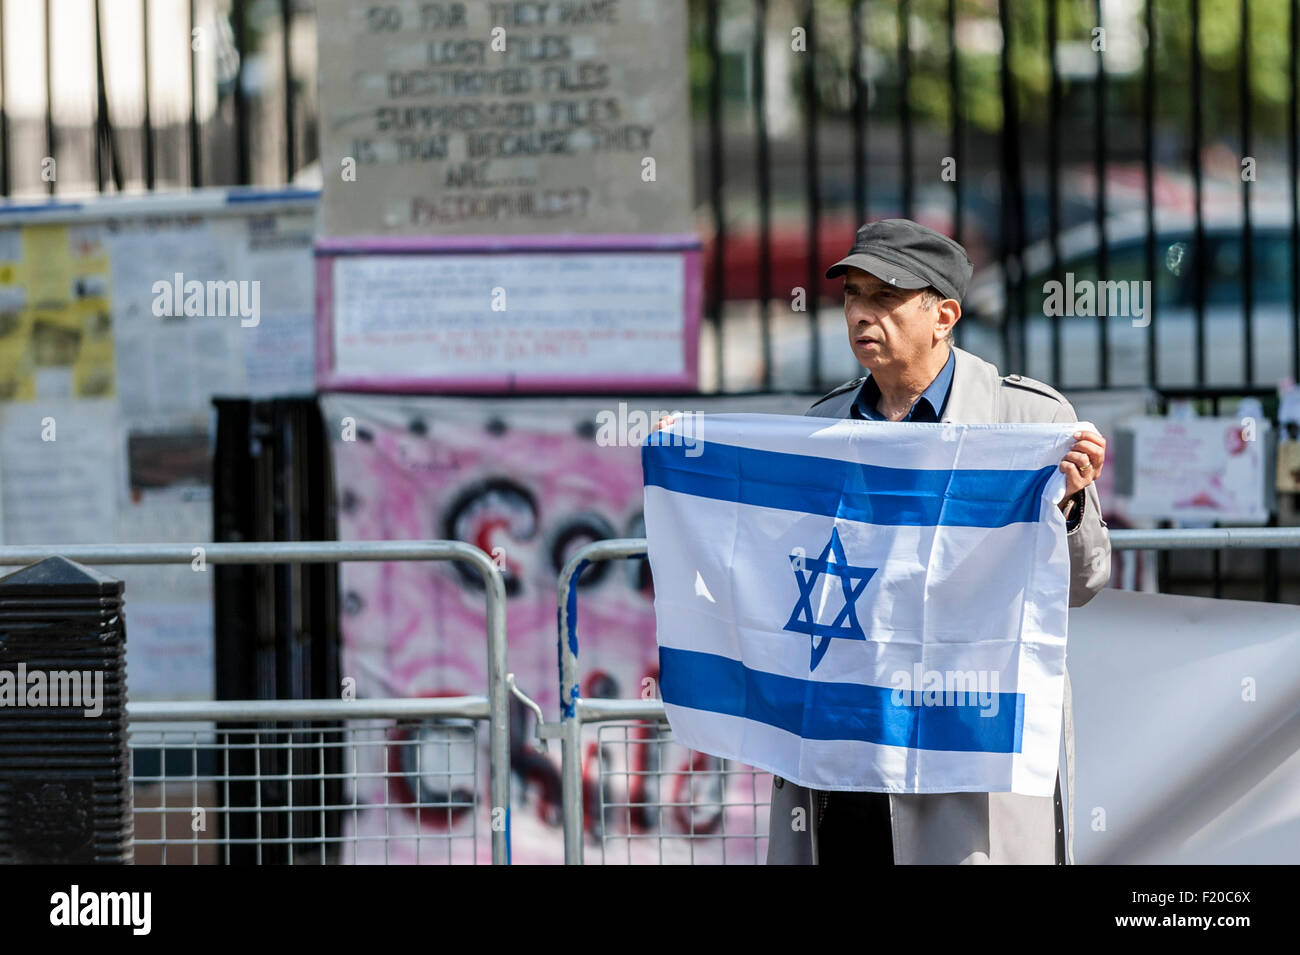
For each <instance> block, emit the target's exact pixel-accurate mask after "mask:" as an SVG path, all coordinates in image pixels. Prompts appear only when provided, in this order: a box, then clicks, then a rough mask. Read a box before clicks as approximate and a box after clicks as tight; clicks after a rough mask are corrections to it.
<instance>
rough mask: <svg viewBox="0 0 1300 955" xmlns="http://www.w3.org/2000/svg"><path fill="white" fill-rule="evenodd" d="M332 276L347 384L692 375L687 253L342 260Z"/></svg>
mask: <svg viewBox="0 0 1300 955" xmlns="http://www.w3.org/2000/svg"><path fill="white" fill-rule="evenodd" d="M333 269H334V271H333V286H334V318H335V323H334V349H335V355H336V363H335V371H336V373H337V374H339V375H340V376H343V377H355V376H370V375H375V376H379V375H386V376H393V377H412V378H414V377H427V378H439V377H444V378H451V379H457V380H460V381H465V382H473V381H475V380H479V379H515V380H519V379H540V378H547V377H549V378H565V379H567V378H570V377H572V376H574V375H575V374H576V371H575V369H579V368H590V369H599V370H600V373H601V374H602V376H604V377H606V378H607V379H608V381H609V382H610V383H611V384H612V383H615V382H618V381H621V380H624V376H632V377H643V376H645V375H646V374H648V373H649V374H654V375H659V376H664V377H666V378H675V377H678V376H681V375H682V374H683V373H684V371H685V370H686V355H685V353H684V349H683V347H682V328H683V320H684V314H683V309H684V304H685V300H684V296H685V275H684V269H683V263H682V256H681V254H680V253H670V252H668V253H646V252H637V253H627V252H624V253H620V252H604V253H567V254H561V253H548V254H544V255H542V254H510V255H493V256H484V255H457V254H452V253H448V254H444V255H437V256H410V255H407V256H400V255H389V256H340V257H338V258H336V259H334V261H333ZM492 289H497V290H498V292H497V297H498V299H499V300H501V302H502V307H501V308H499V309H498V308H493V307H491V298H490V295H489V292H490V290H492ZM512 293H513V298H512V297H510V296H511V294H512Z"/></svg>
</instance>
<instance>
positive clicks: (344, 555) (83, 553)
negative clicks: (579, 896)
mask: <svg viewBox="0 0 1300 955" xmlns="http://www.w3.org/2000/svg"><path fill="white" fill-rule="evenodd" d="M55 556H60V557H66V558H67V559H69V560H75V561H77V562H79V563H83V564H88V565H92V566H94V565H100V564H188V563H191V562H193V561H195V560H197V559H199V558H202V561H203V562H204V563H205V564H260V563H290V564H292V563H304V564H312V563H339V562H342V561H385V560H457V561H462V562H464V563H466V564H469V565H470V566H472V567H474V568H476V569H477V570H478V571H479V573H480V574H481V575H482V577H483V585H484V586H483V589H484V593H485V594H486V601H487V620H486V629H487V663H488V687H487V695H486V696H485V697H463V698H460V699H459V700H452V701H443V703H444V704H446V703H449V702H450V703H455V704H456V705H458V706H462V707H464V708H473V707H477V706H478V705H479V704H480V703H481V704H482V705H483V706H485V707H486V719H487V723H488V762H489V769H488V772H489V798H490V799H491V802H492V807H493V809H494V810H497V809H501V810H503V811H502V812H501V813H500V814H499V815H500V817H501V818H503V819H504V820H505V824H504V825H502V826H497V825H493V826H492V862H493V864H495V865H505V864H508V863H509V860H510V826H509V818H510V813H509V806H510V735H509V734H510V714H509V694H510V692H511V687H510V682H511V681H509V680H508V674H507V672H506V589H505V578H504V577H503V576H502V574H501V570H500V568H499V567H498V566H497V565H496V563H495V562H494V561H493V560H492V558H491V557H489V556H488V555H487V554H485V553H484V552H483V551H482V550H480V549H479V548H477V547H474V546H473V545H471V544H466V543H464V542H462V541H448V540H427V541H350V542H342V541H295V542H270V543H262V542H258V543H202V544H178V543H164V544H75V545H71V544H70V545H14V546H5V547H0V567H4V566H21V565H26V564H30V563H33V562H35V561H39V560H44V559H45V558H47V557H55ZM197 572H199V571H196V573H197ZM335 702H344V701H315V700H302V701H298V700H291V701H280V702H277V703H272V702H270V701H249V702H239V701H236V702H232V703H229V704H227V703H226V702H223V701H218V702H214V703H206V704H197V703H196V704H170V703H167V704H146V703H137V704H128V708H127V713H128V715H129V716H130V717H131V718H132V719H159V718H161V717H159V716H158V714H159V713H162V712H166V707H169V706H184V707H190V706H194V707H198V708H199V709H196V710H193V711H192V712H196V713H197V712H202V711H203V710H202V707H205V706H206V707H208V708H209V709H210V713H211V715H210V716H209V717H207V718H215V717H216V716H220V718H222V719H235V718H237V712H236V713H234V714H232V712H231V711H230V710H231V708H233V709H234V710H236V711H238V710H239V708H240V707H243V708H245V709H247V708H252V710H256V711H257V712H272V711H275V710H274V708H275V707H280V708H282V709H283V713H282V714H281V716H280V718H283V719H296V720H304V719H308V718H309V717H308V716H306V715H305V714H307V713H310V712H316V711H318V710H319V709H320V707H322V706H324V707H325V708H326V709H328V710H329V711H330V712H331V714H332V717H331V718H335V719H337V718H339V714H338V712H336V708H335V707H334V703H335ZM363 702H364V701H347V702H344V706H347V707H358V706H361V705H362V704H363ZM425 702H426V701H414V700H413V701H408V702H407V703H406V704H404V705H406V706H408V707H414V709H415V710H418V711H419V712H424V709H422V707H423V706H424V703H425ZM429 702H434V701H429ZM471 704H473V707H471ZM151 707H152V708H151ZM267 707H271V708H272V709H271V710H267V709H266V708H267ZM294 707H298V709H297V710H295V709H294ZM435 708H436V707H435ZM252 710H249V711H252ZM187 711H189V710H187ZM358 712H360V711H359V710H355V709H348V710H347V713H349V714H350V715H356V714H357V713H358ZM387 715H394V714H391V713H390V714H387ZM396 715H401V714H400V713H398V714H396ZM460 715H465V714H460ZM196 718H198V717H196ZM497 815H498V814H497V813H495V812H494V816H497Z"/></svg>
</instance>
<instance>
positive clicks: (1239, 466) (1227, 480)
mask: <svg viewBox="0 0 1300 955" xmlns="http://www.w3.org/2000/svg"><path fill="white" fill-rule="evenodd" d="M1129 427H1130V428H1131V429H1132V431H1133V438H1134V441H1133V447H1134V455H1133V456H1134V468H1133V476H1134V482H1133V497H1132V500H1131V501H1130V503H1129V513H1130V514H1131V515H1132V516H1134V517H1151V518H1158V519H1165V520H1194V521H1205V520H1212V521H1233V522H1238V523H1263V522H1265V521H1267V520H1268V507H1267V504H1266V495H1265V490H1266V483H1265V481H1266V474H1265V470H1266V468H1265V457H1266V456H1265V447H1266V437H1267V435H1268V424H1267V422H1263V421H1256V422H1254V423H1253V424H1247V423H1243V421H1242V420H1240V419H1237V418H1188V419H1171V418H1154V417H1150V418H1134V419H1132V420H1131V421H1130V422H1129Z"/></svg>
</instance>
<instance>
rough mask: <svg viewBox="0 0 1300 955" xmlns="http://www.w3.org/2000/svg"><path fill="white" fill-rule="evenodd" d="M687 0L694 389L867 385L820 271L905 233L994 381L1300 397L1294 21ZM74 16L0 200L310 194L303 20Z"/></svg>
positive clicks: (226, 7) (257, 7)
mask: <svg viewBox="0 0 1300 955" xmlns="http://www.w3.org/2000/svg"><path fill="white" fill-rule="evenodd" d="M382 2H384V0H376V3H382ZM688 2H689V9H690V24H691V29H690V50H689V68H690V74H691V110H692V116H693V119H694V124H695V127H694V128H695V139H694V149H695V159H696V161H695V163H694V170H695V182H694V194H695V196H696V198H697V228H698V230H699V231H700V233H701V235H702V236H703V237H704V239H705V242H706V250H707V254H706V259H705V261H706V264H705V283H706V290H707V293H706V302H705V309H706V323H705V335H704V338H705V341H704V342H703V343H702V352H701V354H702V356H704V358H705V359H706V360H705V362H704V363H703V365H702V378H703V381H702V389H703V390H708V391H712V390H722V391H741V390H755V389H757V390H771V389H788V388H794V389H801V390H802V389H808V390H820V389H826V388H828V387H831V386H834V385H835V384H838V383H839V382H840V381H843V380H845V379H846V378H849V377H852V376H854V375H856V374H857V373H858V368H857V365H856V362H855V361H854V360H853V357H852V354H851V352H850V350H849V349H848V348H847V347H846V346H847V342H846V341H845V338H846V334H845V330H844V326H843V318H842V316H841V315H839V314H838V301H837V299H838V297H839V295H840V292H839V288H838V286H837V283H832V282H828V281H826V280H825V279H824V278H823V277H822V272H823V269H824V268H825V266H826V264H828V263H829V262H830V261H833V259H834V258H838V257H839V256H840V255H841V254H842V253H843V251H844V249H846V248H847V245H848V243H849V242H850V241H851V239H852V235H853V231H854V229H855V228H856V226H857V225H858V224H859V223H861V222H863V221H865V220H866V219H868V218H876V217H880V216H889V215H898V216H905V217H908V218H915V219H918V220H919V221H922V222H926V223H927V224H930V225H933V226H934V227H936V228H939V229H941V230H942V231H945V232H946V233H948V234H950V235H952V236H954V237H956V238H957V239H958V240H959V241H961V242H962V243H963V244H964V245H965V246H966V247H967V249H968V250H969V251H970V253H971V256H972V259H973V260H974V261H975V263H976V275H975V278H974V280H973V282H972V285H971V289H970V291H969V293H968V295H967V299H966V301H965V302H964V303H963V308H964V315H963V320H962V322H961V323H960V324H959V325H958V327H957V338H958V342H959V344H962V345H963V346H964V347H967V348H969V349H971V350H972V351H975V352H977V353H979V354H981V355H983V356H984V357H987V358H989V359H990V360H993V361H994V362H995V363H997V364H998V365H999V366H1000V367H1001V368H1002V370H1003V372H1004V373H1009V372H1013V371H1014V372H1020V373H1024V374H1028V375H1031V376H1033V377H1037V378H1041V379H1043V380H1045V381H1048V382H1049V383H1052V384H1054V385H1056V386H1057V387H1060V388H1064V389H1078V388H1097V387H1100V388H1114V387H1124V386H1137V387H1145V388H1149V389H1152V390H1154V391H1155V392H1156V393H1157V394H1158V395H1160V396H1161V398H1162V400H1165V401H1167V400H1170V399H1172V398H1185V397H1191V398H1199V399H1201V400H1202V403H1203V404H1204V405H1205V409H1204V410H1206V411H1212V410H1218V409H1219V407H1220V406H1222V407H1223V408H1225V409H1230V408H1231V407H1233V405H1232V399H1234V398H1240V397H1251V396H1253V397H1260V398H1262V399H1264V401H1265V412H1266V414H1269V415H1274V414H1275V411H1276V403H1275V398H1274V395H1275V389H1276V386H1277V382H1278V380H1279V379H1280V378H1283V377H1286V376H1290V377H1291V378H1294V379H1300V196H1298V194H1297V183H1298V181H1300V149H1298V146H1300V132H1298V129H1297V115H1298V114H1297V108H1298V96H1297V90H1298V87H1300V74H1298V68H1297V56H1296V52H1295V51H1296V48H1297V46H1298V45H1300V42H1298V41H1300V0H1134V2H1133V3H1131V4H1109V3H1108V4H1103V3H1102V2H1101V0H889V2H885V0H688ZM54 7H55V5H54V4H53V3H52V0H43V2H28V0H22V2H19V0H0V194H3V195H16V196H32V195H35V196H39V195H40V194H42V193H48V194H51V195H56V194H59V193H61V192H65V191H67V192H72V191H79V190H84V189H85V188H88V187H90V188H96V189H98V190H100V191H104V192H109V191H140V190H153V189H174V188H183V187H186V186H197V185H229V184H253V183H256V184H267V185H274V184H282V183H285V182H289V181H295V180H299V181H312V180H311V178H310V175H309V174H310V172H311V169H312V167H313V165H314V164H315V163H316V160H317V148H316V141H315V125H316V104H315V98H314V89H315V74H316V62H315V45H314V4H313V3H311V2H308V0H275V2H265V0H264V2H249V0H135V2H134V3H133V2H132V0H118V2H113V3H107V2H104V0H90V2H88V3H87V4H85V9H86V10H89V11H90V12H91V13H92V15H93V21H94V22H93V24H91V26H92V27H93V29H92V30H90V31H89V34H90V36H91V37H92V41H91V42H90V44H89V47H88V48H87V47H86V45H85V43H84V37H85V35H86V34H87V31H86V30H85V29H84V26H85V25H84V24H80V25H73V24H67V23H65V22H64V21H62V20H60V19H58V18H56V17H54V16H53V14H54V12H55V11H54ZM1103 14H1105V16H1104V17H1103ZM110 18H111V19H110ZM132 31H134V32H135V33H136V34H137V36H138V41H136V42H135V45H134V46H132V45H131V44H129V43H126V42H125V41H124V40H123V38H124V37H127V36H129V35H130V34H131V33H132ZM61 34H62V35H64V38H63V39H61ZM77 37H82V38H83V40H77V39H76V38H77ZM114 38H115V39H114ZM65 39H66V41H67V42H68V43H73V42H74V41H75V42H80V43H82V46H81V47H80V48H77V49H71V50H70V51H69V50H67V49H65ZM132 50H134V51H135V52H136V54H137V55H134V56H132V55H131V51H132ZM79 54H84V56H81V57H80V58H78V55H79ZM24 57H25V58H24ZM74 61H75V62H77V63H81V64H83V69H82V72H81V73H76V72H75V71H73V72H72V73H71V74H70V73H69V72H68V71H66V70H64V69H63V68H62V66H63V64H67V63H71V62H74ZM56 63H58V64H59V65H60V66H59V69H58V70H57V71H56V69H55V64H56ZM86 63H90V64H93V66H84V64H86ZM70 75H72V76H80V77H82V79H84V82H83V83H81V86H80V87H77V88H76V89H71V91H70V87H69V85H68V84H69V83H70V82H71V80H70V79H69V76H70ZM74 85H75V84H74ZM129 89H138V91H139V95H138V96H136V97H135V98H134V99H131V98H130V97H129V96H128V97H126V100H124V99H123V97H124V96H125V94H124V93H123V92H122V91H123V90H129ZM42 90H43V100H42V99H40V97H39V96H38V95H37V92H38V91H42ZM32 97H36V99H35V100H33V99H32ZM32 102H38V103H43V116H42V115H39V110H37V111H35V112H34V111H33V108H32ZM87 117H89V118H87ZM46 159H53V160H55V162H56V163H57V164H58V168H59V170H60V172H59V175H58V176H57V177H53V178H46V177H44V176H43V171H44V161H45V160H46ZM305 174H306V175H307V178H306V179H304V178H303V177H304V175H305ZM315 181H317V182H318V181H319V172H318V171H317V175H316V179H315ZM1053 282H1056V283H1060V285H1061V290H1060V294H1056V293H1055V292H1053V291H1051V283H1053ZM1144 283H1145V284H1144ZM1085 286H1086V287H1091V288H1092V289H1093V292H1094V295H1093V298H1092V302H1091V305H1090V306H1089V307H1086V308H1085V307H1076V306H1078V305H1080V302H1081V301H1083V300H1081V299H1077V298H1076V297H1075V295H1074V290H1075V289H1076V288H1081V287H1085ZM1125 291H1127V292H1130V293H1131V294H1130V295H1128V296H1127V297H1122V296H1121V294H1120V293H1122V292H1125ZM1054 296H1055V297H1054ZM1102 302H1105V305H1104V306H1101V305H1100V303H1102ZM1085 304H1086V303H1085ZM1062 306H1063V307H1062ZM1267 560H1268V561H1269V563H1268V565H1267V566H1266V567H1265V568H1264V573H1263V576H1264V580H1265V589H1266V591H1267V593H1268V594H1269V595H1271V596H1274V597H1276V595H1277V593H1278V585H1277V583H1276V581H1277V578H1278V569H1277V565H1276V563H1275V555H1274V556H1273V557H1269V558H1267ZM1215 561H1216V565H1217V561H1218V558H1217V557H1216V558H1215ZM1214 580H1215V587H1216V592H1219V590H1220V589H1221V584H1220V581H1221V575H1220V573H1219V568H1218V567H1217V566H1216V568H1215V573H1214Z"/></svg>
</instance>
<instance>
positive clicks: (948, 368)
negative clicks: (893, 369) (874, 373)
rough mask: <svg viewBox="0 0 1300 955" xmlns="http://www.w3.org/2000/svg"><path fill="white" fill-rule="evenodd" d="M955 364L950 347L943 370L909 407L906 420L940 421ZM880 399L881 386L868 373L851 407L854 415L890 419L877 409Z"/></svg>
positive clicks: (871, 418) (950, 387) (875, 419)
mask: <svg viewBox="0 0 1300 955" xmlns="http://www.w3.org/2000/svg"><path fill="white" fill-rule="evenodd" d="M955 364H956V358H955V356H954V355H953V351H952V349H951V348H949V349H948V361H947V363H945V364H944V366H943V370H942V371H940V372H939V374H937V375H936V376H935V378H934V381H932V382H930V387H928V388H926V389H925V391H923V392H922V393H921V397H919V398H917V399H916V403H915V404H913V405H912V407H911V408H910V409H908V412H907V417H905V418H903V420H904V421H929V422H938V420H939V417H940V416H941V415H942V414H943V409H944V406H945V405H947V403H948V392H949V391H951V390H952V369H953V366H954V365H955ZM879 401H880V386H879V385H877V384H876V380H875V379H874V378H872V377H871V376H869V375H868V376H867V380H866V381H864V382H863V383H862V388H861V389H859V391H858V400H857V401H855V402H854V403H853V407H852V409H851V410H852V414H853V417H855V418H865V419H867V420H868V421H887V420H888V419H887V418H886V417H885V416H884V415H883V414H881V413H880V412H879V411H877V410H876V403H877V402H879Z"/></svg>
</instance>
